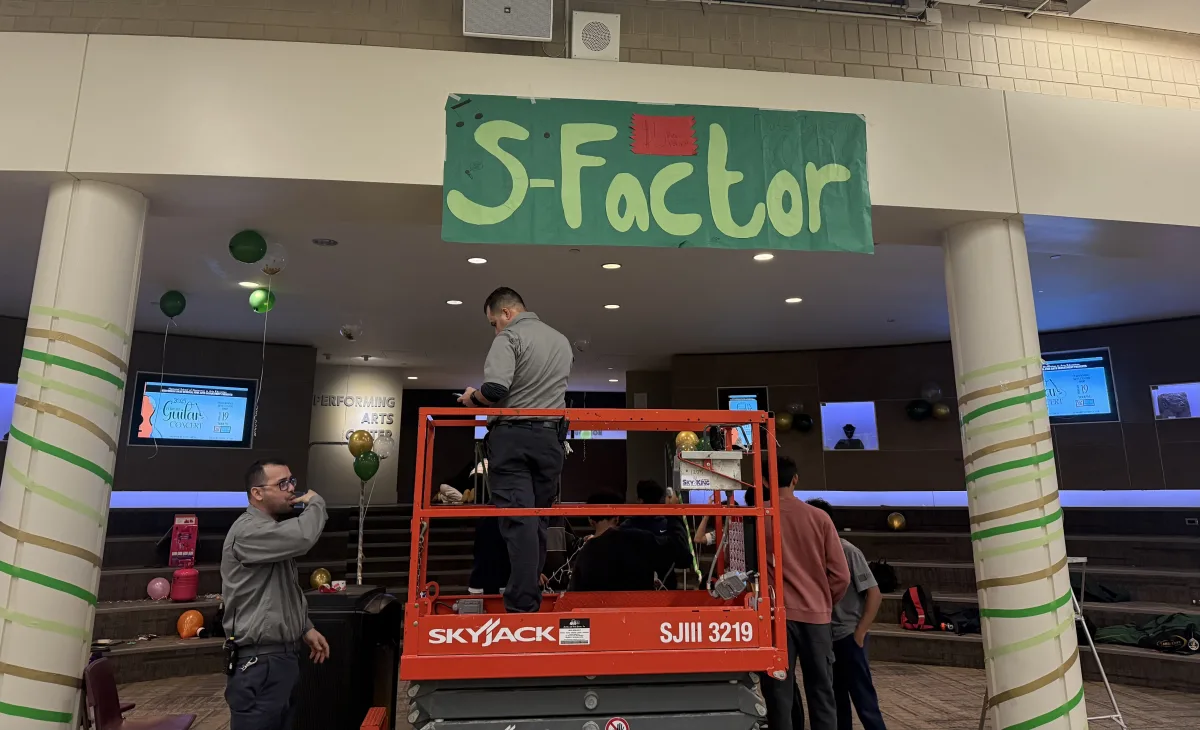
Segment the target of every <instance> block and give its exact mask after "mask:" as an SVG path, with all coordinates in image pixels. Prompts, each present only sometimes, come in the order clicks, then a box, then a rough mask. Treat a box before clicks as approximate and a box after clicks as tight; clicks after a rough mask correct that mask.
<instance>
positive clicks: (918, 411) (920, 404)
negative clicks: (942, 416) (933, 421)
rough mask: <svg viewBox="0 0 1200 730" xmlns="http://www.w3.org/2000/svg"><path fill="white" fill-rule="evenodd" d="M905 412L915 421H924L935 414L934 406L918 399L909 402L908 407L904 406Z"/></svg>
mask: <svg viewBox="0 0 1200 730" xmlns="http://www.w3.org/2000/svg"><path fill="white" fill-rule="evenodd" d="M904 412H905V413H907V414H908V417H909V418H911V419H912V420H914V421H924V420H925V419H926V418H929V415H930V414H931V413H932V412H933V406H932V405H930V403H929V401H927V400H920V399H918V400H914V401H909V402H908V405H906V406H904Z"/></svg>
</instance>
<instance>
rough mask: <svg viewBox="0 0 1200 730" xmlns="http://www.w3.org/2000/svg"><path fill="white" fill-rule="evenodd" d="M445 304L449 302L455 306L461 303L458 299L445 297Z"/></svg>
mask: <svg viewBox="0 0 1200 730" xmlns="http://www.w3.org/2000/svg"><path fill="white" fill-rule="evenodd" d="M446 304H449V305H450V306H452V307H457V306H458V305H460V304H462V302H461V301H460V300H458V299H447V300H446Z"/></svg>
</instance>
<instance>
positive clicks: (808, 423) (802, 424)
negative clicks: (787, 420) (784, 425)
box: [792, 413, 813, 433]
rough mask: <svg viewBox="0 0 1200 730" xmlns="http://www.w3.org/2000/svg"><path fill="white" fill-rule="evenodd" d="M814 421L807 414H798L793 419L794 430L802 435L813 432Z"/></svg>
mask: <svg viewBox="0 0 1200 730" xmlns="http://www.w3.org/2000/svg"><path fill="white" fill-rule="evenodd" d="M812 427H813V419H812V416H810V415H808V414H807V413H797V414H796V415H795V416H793V417H792V430H793V431H799V432H800V433H808V432H809V431H811V430H812Z"/></svg>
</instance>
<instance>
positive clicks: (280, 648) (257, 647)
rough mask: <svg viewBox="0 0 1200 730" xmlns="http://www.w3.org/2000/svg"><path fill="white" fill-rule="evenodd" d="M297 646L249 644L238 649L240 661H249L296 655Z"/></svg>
mask: <svg viewBox="0 0 1200 730" xmlns="http://www.w3.org/2000/svg"><path fill="white" fill-rule="evenodd" d="M296 646H297V645H296V644H249V645H247V646H239V647H238V659H239V660H240V659H249V658H251V657H256V656H267V655H268V654H295V653H296Z"/></svg>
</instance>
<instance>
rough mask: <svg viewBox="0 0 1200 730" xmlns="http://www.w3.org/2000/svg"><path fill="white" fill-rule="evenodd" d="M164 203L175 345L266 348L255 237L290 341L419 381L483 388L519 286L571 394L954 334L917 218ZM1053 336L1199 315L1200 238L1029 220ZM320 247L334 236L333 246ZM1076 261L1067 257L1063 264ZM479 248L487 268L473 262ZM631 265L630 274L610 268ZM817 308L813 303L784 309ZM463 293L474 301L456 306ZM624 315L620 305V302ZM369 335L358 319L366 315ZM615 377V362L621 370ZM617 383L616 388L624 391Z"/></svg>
mask: <svg viewBox="0 0 1200 730" xmlns="http://www.w3.org/2000/svg"><path fill="white" fill-rule="evenodd" d="M124 182H126V183H127V184H131V185H135V186H137V187H139V188H140V189H142V190H144V191H146V192H147V193H148V194H149V195H150V196H151V200H152V201H153V204H152V213H151V217H150V219H149V220H148V222H147V227H146V252H145V257H144V268H143V275H142V284H141V291H140V294H139V298H138V299H139V306H138V313H137V323H136V327H137V329H139V330H148V331H159V330H161V329H162V328H163V327H164V325H165V322H166V320H165V318H164V317H163V315H162V314H161V313H160V312H159V311H158V308H157V305H156V302H157V298H158V295H159V294H161V293H162V292H164V291H167V290H170V289H179V290H180V291H182V292H184V293H185V294H186V295H187V297H188V306H187V310H186V311H185V312H184V313H183V315H182V316H180V317H179V318H178V319H177V322H178V327H177V328H175V329H173V330H172V334H185V335H187V334H190V335H204V336H213V337H228V338H236V339H246V340H254V339H258V338H260V337H262V328H263V324H264V318H263V317H262V316H260V315H257V314H255V313H253V312H252V311H250V309H249V306H248V304H247V297H248V294H249V292H248V291H247V290H245V289H242V288H239V287H238V282H239V281H244V280H258V281H265V277H263V276H262V275H261V274H259V273H258V272H257V270H256V269H255V268H254V267H252V266H245V265H242V264H239V263H237V262H236V261H234V260H233V259H232V258H231V257H230V256H229V253H228V250H227V243H228V240H229V237H230V235H232V234H233V233H234V232H236V231H238V230H240V229H242V228H248V227H255V228H258V229H259V230H262V231H263V232H264V233H265V234H266V235H267V237H268V239H269V240H270V241H278V242H280V243H283V244H284V245H285V246H286V247H287V248H288V250H289V252H290V263H289V265H288V268H287V269H286V270H285V271H284V272H283V273H282V274H280V275H279V276H277V277H276V278H275V281H274V283H273V287H274V289H275V291H276V292H277V295H278V305H277V307H276V309H275V310H274V311H273V312H272V313H271V314H270V317H269V319H268V320H267V321H266V323H267V325H268V333H267V337H268V339H269V340H270V341H272V342H288V343H302V344H309V345H313V346H315V347H317V348H318V350H319V352H320V353H322V354H325V353H328V354H330V355H331V356H332V358H333V359H332V360H331V361H333V362H347V361H349V360H350V359H351V358H353V357H357V356H361V355H364V354H367V355H371V356H372V357H373V358H377V359H376V360H374V361H373V364H380V365H390V366H396V367H402V368H404V370H405V371H406V373H407V374H411V375H415V376H417V377H418V378H419V380H418V381H417V382H416V383H412V384H411V385H413V386H414V387H438V388H460V387H462V386H464V385H471V384H478V381H479V376H480V371H481V363H482V359H483V357H484V355H485V353H486V351H487V347H488V345H489V344H490V341H491V338H492V334H491V331H490V329H489V328H488V326H487V322H486V320H485V318H484V315H483V312H482V306H483V300H484V298H485V297H486V296H487V294H488V293H489V292H490V291H491V290H492V289H493V288H495V287H497V286H502V285H503V286H511V287H513V288H515V289H517V290H518V291H519V292H521V293H522V295H523V296H524V297H525V299H526V302H527V303H528V305H529V308H530V309H531V310H533V311H535V312H537V313H538V314H539V315H540V316H541V317H542V318H543V319H544V320H546V321H547V322H549V323H550V324H552V325H553V326H555V327H557V328H558V329H560V330H561V331H562V332H563V333H564V334H566V335H567V336H568V337H569V338H570V339H571V340H572V341H575V342H581V341H582V342H586V343H587V344H586V347H584V348H583V350H582V351H581V352H578V353H577V358H576V367H575V372H574V375H573V378H572V387H573V388H579V389H596V390H600V389H616V390H621V389H624V372H625V371H626V370H633V369H645V368H662V367H665V366H666V365H667V364H668V362H669V359H670V356H671V355H673V354H679V353H696V352H746V351H762V350H792V349H808V348H827V347H848V346H864V345H885V344H897V343H909V342H922V341H935V340H943V339H947V338H948V336H949V335H948V316H947V312H946V301H945V287H944V284H943V279H942V276H943V267H942V256H941V251H940V249H939V248H938V247H936V246H932V245H911V244H912V242H924V243H933V242H934V241H933V238H932V231H934V230H936V229H937V226H940V225H942V224H943V223H944V221H940V220H939V221H937V222H936V224H934V223H931V222H930V221H931V220H933V219H932V218H931V216H929V215H917V213H916V212H915V211H877V212H876V238H877V239H878V240H880V241H881V242H886V241H892V240H900V241H905V242H906V243H904V244H886V245H880V246H879V247H878V248H877V250H876V253H875V254H874V255H872V256H865V255H851V254H832V253H789V252H777V253H776V257H775V259H774V260H773V261H770V262H767V263H758V262H755V261H753V260H752V258H751V256H752V253H753V252H748V251H723V250H712V249H693V250H677V249H641V248H601V247H588V248H584V249H582V250H579V251H572V250H570V249H568V248H565V247H559V246H488V245H462V244H450V243H444V242H442V241H441V240H440V236H439V228H438V225H437V219H438V215H439V212H440V211H439V207H438V206H439V204H440V194H439V191H437V190H432V189H422V188H415V189H404V188H398V187H396V186H375V185H349V184H333V183H303V182H293V183H287V182H281V181H245V180H221V179H206V180H194V179H192V180H184V179H179V178H175V179H167V180H162V179H158V180H146V179H128V178H127V179H125V180H124ZM47 185H48V181H47V180H45V179H40V178H36V177H29V176H25V177H19V178H13V177H9V178H0V216H2V217H0V220H2V221H3V222H2V223H0V256H3V261H4V262H5V265H4V266H3V267H2V268H0V315H8V316H23V315H24V314H25V311H26V309H27V307H28V301H29V296H30V291H31V288H32V279H33V271H34V265H35V263H36V250H37V245H38V239H39V236H40V230H41V218H42V213H43V210H44V200H45V190H46V186H47ZM1028 230H1029V237H1030V249H1031V251H1032V252H1033V253H1031V257H1030V258H1031V267H1032V271H1033V278H1034V284H1035V287H1036V288H1037V289H1038V290H1040V293H1039V294H1038V295H1037V304H1038V322H1039V326H1040V327H1041V328H1042V329H1043V330H1053V329H1066V328H1075V327H1084V326H1089V325H1099V324H1109V323H1116V322H1129V321H1139V320H1149V319H1157V318H1164V317H1177V316H1184V315H1193V314H1200V287H1196V286H1195V283H1194V282H1195V272H1196V271H1200V231H1197V230H1195V229H1181V228H1170V227H1165V226H1139V225H1128V224H1111V223H1104V224H1101V223H1095V222H1089V221H1071V220H1062V219H1045V218H1037V219H1031V220H1029V221H1028ZM314 237H328V238H334V239H337V240H339V241H340V242H341V245H339V246H338V247H336V248H318V247H316V246H314V245H312V244H311V239H312V238H314ZM1052 254H1055V255H1061V256H1060V258H1058V259H1051V255H1052ZM471 256H482V257H485V258H487V259H488V263H487V264H486V265H482V266H475V265H471V264H468V263H467V261H466V259H467V258H468V257H471ZM610 261H612V262H618V263H621V264H622V268H621V269H620V270H618V271H605V270H603V269H602V268H601V264H603V263H606V262H610ZM791 296H799V297H803V299H804V301H803V303H801V304H798V305H787V304H785V303H784V301H783V300H784V299H785V298H787V297H791ZM448 299H458V300H461V301H463V302H464V304H463V305H461V306H457V307H455V306H449V305H447V304H446V303H445V302H446V300H448ZM605 304H619V305H621V308H620V309H619V310H615V311H609V310H605V309H604V305H605ZM359 322H361V324H362V327H363V332H364V334H363V337H362V339H361V340H360V341H359V342H356V343H350V342H346V341H345V340H343V339H342V338H341V337H340V336H339V335H338V328H339V326H340V325H342V324H347V323H359ZM610 368H611V369H610ZM610 378H615V379H617V380H618V382H617V383H610V382H609V379H610Z"/></svg>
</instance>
